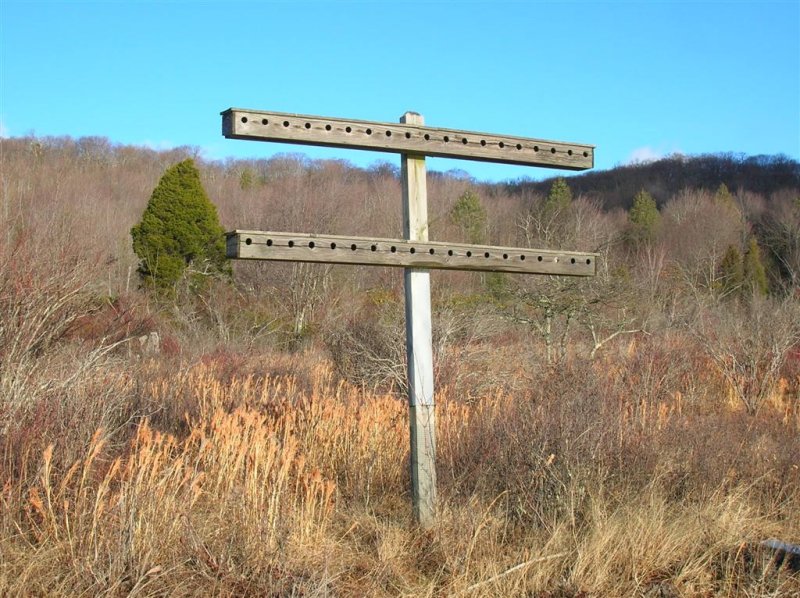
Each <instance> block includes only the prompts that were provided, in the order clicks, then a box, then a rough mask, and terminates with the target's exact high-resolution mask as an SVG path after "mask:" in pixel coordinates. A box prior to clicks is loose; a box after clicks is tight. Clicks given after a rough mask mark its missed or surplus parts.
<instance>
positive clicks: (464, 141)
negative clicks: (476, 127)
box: [461, 137, 469, 145]
mask: <svg viewBox="0 0 800 598" xmlns="http://www.w3.org/2000/svg"><path fill="white" fill-rule="evenodd" d="M461 143H463V144H464V145H467V144H468V143H469V139H467V138H466V137H462V138H461Z"/></svg>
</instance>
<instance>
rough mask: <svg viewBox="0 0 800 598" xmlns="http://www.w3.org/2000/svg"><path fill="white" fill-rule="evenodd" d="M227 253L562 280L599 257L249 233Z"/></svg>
mask: <svg viewBox="0 0 800 598" xmlns="http://www.w3.org/2000/svg"><path fill="white" fill-rule="evenodd" d="M227 255H228V257H229V258H235V259H251V260H276V261H290V262H322V263H328V264H360V265H365V266H395V267H402V268H429V269H443V270H476V271H484V272H486V271H488V272H509V273H516V274H560V275H566V276H594V275H595V272H596V268H597V265H596V264H597V258H598V254H596V253H584V252H577V251H553V250H546V249H521V248H518V247H495V246H489V245H468V244H463V243H441V242H436V241H422V240H419V241H404V240H401V239H375V238H370V237H345V236H338V235H316V234H305V233H284V232H268V231H267V232H265V231H247V230H236V231H233V232H229V233H228V234H227Z"/></svg>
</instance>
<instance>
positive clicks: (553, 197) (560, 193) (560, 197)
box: [544, 177, 572, 218]
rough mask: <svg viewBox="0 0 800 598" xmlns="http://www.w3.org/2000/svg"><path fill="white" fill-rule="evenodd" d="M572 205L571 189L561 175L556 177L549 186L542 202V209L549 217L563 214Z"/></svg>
mask: <svg viewBox="0 0 800 598" xmlns="http://www.w3.org/2000/svg"><path fill="white" fill-rule="evenodd" d="M571 205H572V189H570V188H569V185H568V184H567V181H566V179H565V178H563V177H559V178H557V179H556V180H555V181H553V184H552V185H551V186H550V191H549V192H548V194H547V199H545V202H544V211H545V214H546V216H549V217H550V218H552V217H554V216H556V215H558V214H563V213H564V212H566V211H567V210H568V209H569V207H570V206H571Z"/></svg>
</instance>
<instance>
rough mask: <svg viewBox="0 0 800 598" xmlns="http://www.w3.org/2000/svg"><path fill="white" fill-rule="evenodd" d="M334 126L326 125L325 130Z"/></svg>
mask: <svg viewBox="0 0 800 598" xmlns="http://www.w3.org/2000/svg"><path fill="white" fill-rule="evenodd" d="M332 128H333V127H332V126H330V125H325V130H326V131H330V130H331V129H332Z"/></svg>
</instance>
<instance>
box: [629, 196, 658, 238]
mask: <svg viewBox="0 0 800 598" xmlns="http://www.w3.org/2000/svg"><path fill="white" fill-rule="evenodd" d="M660 224H661V214H660V213H659V211H658V206H656V200H655V199H653V196H652V195H650V194H649V193H648V192H647V191H645V190H644V189H642V190H641V191H639V193H637V194H636V197H634V198H633V205H632V206H631V211H630V212H628V234H629V238H630V239H631V240H632V241H633V242H635V243H642V242H644V243H649V242H651V241H653V239H655V237H656V234H657V233H658V228H659V226H660Z"/></svg>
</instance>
